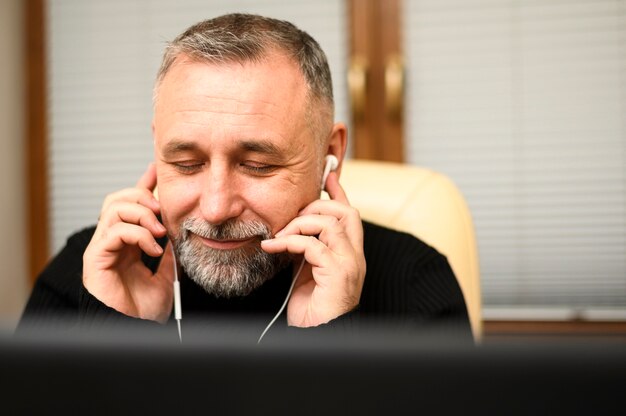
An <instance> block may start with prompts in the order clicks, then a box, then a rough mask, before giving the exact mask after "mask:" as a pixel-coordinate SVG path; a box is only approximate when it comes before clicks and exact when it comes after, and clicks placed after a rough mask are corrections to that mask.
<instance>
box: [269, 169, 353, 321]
mask: <svg viewBox="0 0 626 416" xmlns="http://www.w3.org/2000/svg"><path fill="white" fill-rule="evenodd" d="M326 189H327V191H328V194H329V195H330V198H331V200H330V201H323V200H316V201H314V202H312V203H311V204H309V205H308V206H307V207H305V208H304V209H303V210H302V211H300V213H299V214H298V216H297V217H296V218H294V219H293V220H292V221H291V222H290V223H289V224H287V226H286V227H285V228H283V229H282V230H281V231H280V232H278V233H277V234H276V236H275V238H273V239H271V240H266V241H263V242H262V248H263V250H265V251H267V252H268V253H280V252H289V253H293V254H301V255H303V256H304V259H305V261H306V263H305V265H304V267H303V269H302V271H301V272H300V276H299V277H298V281H297V282H296V286H295V287H294V290H293V293H292V295H291V299H290V300H289V304H288V307H287V322H288V324H289V325H291V326H297V327H310V326H318V325H321V324H324V323H327V322H329V321H330V320H332V319H335V318H337V317H339V316H341V315H343V314H345V313H347V312H349V311H351V310H353V309H354V308H355V307H356V306H357V305H358V303H359V299H360V297H361V290H362V288H363V281H364V280H365V256H364V254H363V226H362V224H361V217H360V215H359V212H358V211H357V210H356V209H355V208H353V207H351V206H350V204H349V202H348V198H347V197H346V194H345V192H344V191H343V189H342V188H341V185H340V184H339V178H338V176H337V174H336V173H334V172H331V174H330V175H329V176H328V180H327V182H326Z"/></svg>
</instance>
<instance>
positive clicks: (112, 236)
mask: <svg viewBox="0 0 626 416" xmlns="http://www.w3.org/2000/svg"><path fill="white" fill-rule="evenodd" d="M155 186H156V169H155V166H154V164H151V165H150V166H149V167H148V169H147V170H146V172H145V173H144V174H143V176H142V177H141V179H139V181H138V182H137V185H136V187H134V188H128V189H124V190H122V191H119V192H115V193H113V194H110V195H109V196H107V198H106V199H105V201H104V203H103V205H102V211H101V213H100V219H99V221H98V226H97V228H96V231H95V233H94V235H93V238H92V239H91V242H90V243H89V245H88V246H87V249H86V250H85V254H84V256H83V285H84V286H85V288H86V289H87V290H88V291H89V293H91V294H92V295H93V296H95V297H96V298H97V299H99V300H100V301H101V302H102V303H104V304H106V305H107V306H109V307H111V308H113V309H116V310H117V311H119V312H121V313H123V314H125V315H128V316H133V317H136V318H142V319H149V320H153V321H158V322H161V323H164V322H166V321H167V319H168V318H169V316H170V313H171V310H172V302H173V300H172V297H173V289H172V287H173V286H172V283H173V280H174V271H173V267H174V261H173V254H172V250H171V249H170V248H169V244H171V243H168V247H166V249H165V252H164V250H163V249H162V248H161V247H160V246H159V245H158V244H157V242H156V239H155V238H158V237H163V236H164V235H165V234H166V230H165V227H164V226H163V225H162V224H161V223H160V222H159V220H158V218H157V215H158V214H159V212H160V205H159V202H158V201H157V200H156V199H155V198H154V195H153V194H152V191H153V190H154V188H155ZM142 251H144V252H145V253H146V254H148V255H150V256H153V257H157V256H160V255H161V254H163V258H162V259H161V263H160V265H159V269H158V271H157V272H156V273H154V274H153V273H152V271H150V269H148V268H147V267H146V266H145V265H144V264H143V262H142V260H141V253H142Z"/></svg>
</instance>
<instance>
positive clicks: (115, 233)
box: [99, 222, 163, 257]
mask: <svg viewBox="0 0 626 416" xmlns="http://www.w3.org/2000/svg"><path fill="white" fill-rule="evenodd" d="M100 236H101V237H100V241H99V245H100V246H101V249H103V250H105V251H109V252H118V251H121V250H123V249H124V248H126V247H128V246H138V247H139V248H140V249H141V250H142V251H144V252H145V253H146V254H147V255H149V256H152V257H158V256H160V255H161V254H163V249H162V248H161V246H159V244H158V243H157V242H156V240H155V239H154V236H153V235H152V233H151V232H150V231H148V230H147V229H146V228H144V227H141V226H139V225H135V224H128V223H125V222H119V223H117V224H115V225H114V226H112V227H109V228H107V229H106V230H103V231H101V233H100Z"/></svg>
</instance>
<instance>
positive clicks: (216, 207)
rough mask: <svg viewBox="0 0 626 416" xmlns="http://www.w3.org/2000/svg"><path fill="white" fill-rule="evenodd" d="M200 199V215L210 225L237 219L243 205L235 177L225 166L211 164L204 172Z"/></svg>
mask: <svg viewBox="0 0 626 416" xmlns="http://www.w3.org/2000/svg"><path fill="white" fill-rule="evenodd" d="M204 174H205V178H204V179H203V183H202V194H201V197H200V213H201V214H202V217H203V219H204V220H205V221H207V222H208V223H210V224H221V223H223V222H225V221H228V220H230V219H233V218H237V217H239V216H240V215H241V214H242V212H243V210H244V204H243V199H242V197H241V189H239V188H240V184H239V183H238V181H237V177H236V175H235V174H234V173H233V172H232V171H231V169H229V167H228V166H226V165H221V166H220V165H218V164H213V163H212V164H211V166H210V167H209V169H207V170H206V171H205V173H204Z"/></svg>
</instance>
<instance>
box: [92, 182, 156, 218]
mask: <svg viewBox="0 0 626 416" xmlns="http://www.w3.org/2000/svg"><path fill="white" fill-rule="evenodd" d="M116 202H131V203H135V204H140V205H143V206H144V207H147V208H150V209H151V210H152V212H154V213H155V214H158V213H159V212H161V205H160V204H159V201H157V200H156V198H155V197H154V195H153V194H152V192H151V191H149V190H147V189H143V188H126V189H122V190H121V191H117V192H113V193H112V194H109V195H107V196H106V198H105V199H104V202H103V203H102V209H101V210H100V216H102V215H103V214H104V213H105V211H108V210H109V209H110V207H111V205H112V204H114V203H116Z"/></svg>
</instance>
